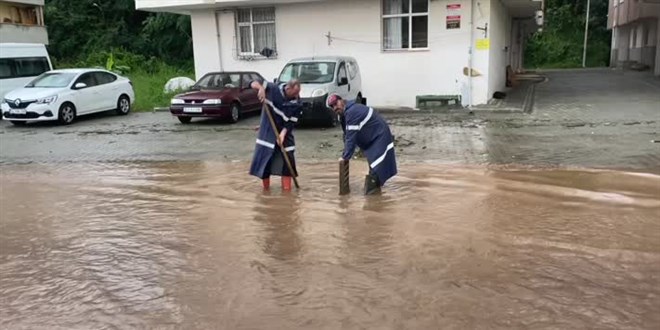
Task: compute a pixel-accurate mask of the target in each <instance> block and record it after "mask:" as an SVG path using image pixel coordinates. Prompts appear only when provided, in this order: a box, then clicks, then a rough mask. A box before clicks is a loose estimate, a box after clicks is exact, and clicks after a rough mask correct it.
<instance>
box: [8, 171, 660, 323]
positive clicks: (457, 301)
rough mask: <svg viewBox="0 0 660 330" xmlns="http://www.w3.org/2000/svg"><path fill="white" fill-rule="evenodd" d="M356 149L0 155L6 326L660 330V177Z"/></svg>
mask: <svg viewBox="0 0 660 330" xmlns="http://www.w3.org/2000/svg"><path fill="white" fill-rule="evenodd" d="M360 164H361V163H355V164H353V165H352V167H351V185H352V189H353V194H352V195H350V196H345V197H340V196H338V190H339V188H338V184H337V181H338V179H337V166H336V164H334V163H330V164H303V165H301V167H300V170H301V178H300V184H301V186H302V189H301V190H300V191H297V192H296V191H294V192H291V193H282V192H281V191H280V189H279V187H280V185H279V181H276V180H274V183H273V189H272V191H271V192H270V193H263V192H261V190H260V186H259V183H258V182H257V181H256V180H255V179H254V178H252V177H249V176H248V175H247V174H246V172H247V164H246V163H214V162H144V163H121V162H116V163H90V164H64V165H63V166H61V167H57V166H52V165H39V164H30V165H23V166H3V167H2V168H1V170H2V172H1V177H0V206H1V207H0V217H1V222H0V244H1V245H0V277H1V278H0V279H1V281H0V328H2V329H132V328H139V329H142V328H157V329H485V328H518V329H519V328H525V329H550V328H552V329H587V328H589V329H658V328H660V176H658V175H657V174H644V173H629V172H617V171H588V170H577V169H574V170H573V169H548V170H533V169H522V168H517V169H516V168H507V169H503V168H496V167H467V168H466V167H458V166H456V167H454V166H449V165H432V164H406V165H404V164H402V165H400V174H399V176H398V177H396V178H395V179H393V180H392V181H391V182H389V184H388V185H387V186H386V187H385V189H384V193H383V195H381V196H373V197H368V198H366V197H364V196H361V195H360V194H359V190H360V188H361V186H362V183H363V182H362V180H363V175H364V173H365V171H366V167H365V166H363V165H360Z"/></svg>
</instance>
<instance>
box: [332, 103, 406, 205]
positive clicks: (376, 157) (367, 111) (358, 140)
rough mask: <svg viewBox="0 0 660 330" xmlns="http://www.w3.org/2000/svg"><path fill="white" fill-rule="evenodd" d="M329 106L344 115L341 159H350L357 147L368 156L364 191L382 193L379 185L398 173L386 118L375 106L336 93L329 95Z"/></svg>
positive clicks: (345, 160)
mask: <svg viewBox="0 0 660 330" xmlns="http://www.w3.org/2000/svg"><path fill="white" fill-rule="evenodd" d="M327 106H328V107H329V108H331V109H332V110H333V111H334V112H335V113H336V114H338V115H340V116H342V123H345V124H343V125H342V129H343V130H344V152H343V154H342V158H341V159H340V161H341V162H348V161H349V160H350V159H351V157H353V153H354V152H355V147H356V146H357V147H360V149H361V150H362V151H363V152H364V154H365V155H366V156H367V160H368V162H369V174H368V175H367V176H366V178H365V182H364V193H365V194H367V195H371V194H375V193H379V192H380V188H381V187H382V186H383V185H384V184H385V182H386V181H387V180H388V179H390V178H391V177H393V176H395V175H396V174H397V167H396V158H395V155H394V141H393V140H392V133H391V132H390V128H389V126H388V125H387V122H385V119H383V117H381V116H380V115H379V114H378V113H376V112H375V111H374V110H373V109H372V108H370V107H367V106H365V105H362V104H359V103H355V102H353V101H349V102H347V101H345V100H344V99H342V98H341V97H340V96H339V95H337V94H332V95H330V96H328V100H327Z"/></svg>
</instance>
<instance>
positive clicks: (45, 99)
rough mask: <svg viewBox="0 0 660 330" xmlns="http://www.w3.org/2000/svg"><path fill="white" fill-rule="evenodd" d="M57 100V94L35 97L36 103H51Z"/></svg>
mask: <svg viewBox="0 0 660 330" xmlns="http://www.w3.org/2000/svg"><path fill="white" fill-rule="evenodd" d="M55 100H57V95H53V96H49V97H44V98H41V99H37V103H38V104H51V103H53V102H55Z"/></svg>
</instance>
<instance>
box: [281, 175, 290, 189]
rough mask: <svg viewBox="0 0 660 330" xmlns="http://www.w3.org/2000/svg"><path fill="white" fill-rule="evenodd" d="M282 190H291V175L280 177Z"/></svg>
mask: <svg viewBox="0 0 660 330" xmlns="http://www.w3.org/2000/svg"><path fill="white" fill-rule="evenodd" d="M282 190H285V191H290V190H291V177H290V176H283V177H282Z"/></svg>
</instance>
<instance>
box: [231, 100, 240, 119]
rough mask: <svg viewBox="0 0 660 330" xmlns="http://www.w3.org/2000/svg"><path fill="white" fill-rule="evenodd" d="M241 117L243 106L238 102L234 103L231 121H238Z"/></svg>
mask: <svg viewBox="0 0 660 330" xmlns="http://www.w3.org/2000/svg"><path fill="white" fill-rule="evenodd" d="M239 119H241V107H240V106H239V105H238V104H236V103H232V105H231V110H230V117H229V121H231V122H232V123H237V122H238V120H239Z"/></svg>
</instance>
